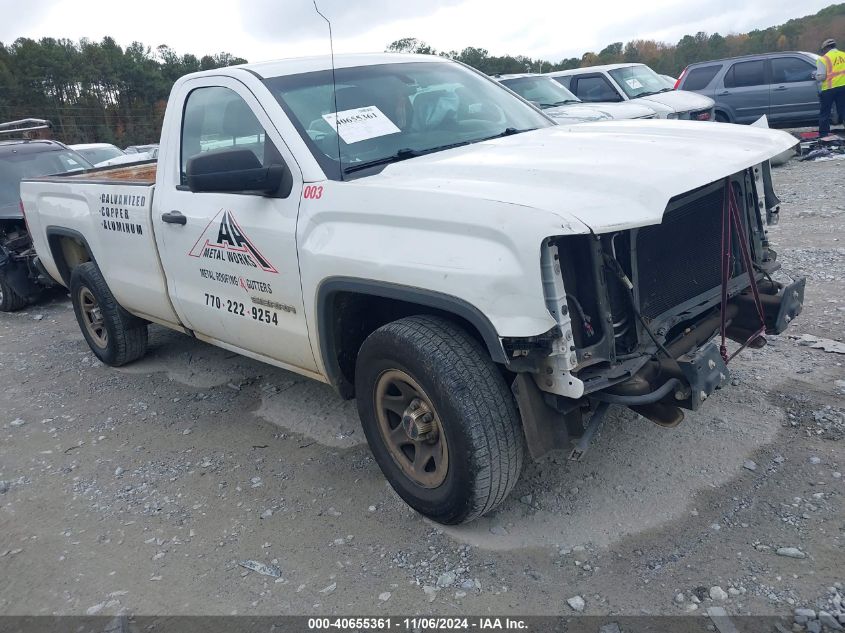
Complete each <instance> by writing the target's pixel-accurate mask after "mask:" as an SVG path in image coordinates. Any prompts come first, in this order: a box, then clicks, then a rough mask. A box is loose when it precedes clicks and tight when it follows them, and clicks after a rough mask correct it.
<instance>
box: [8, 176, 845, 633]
mask: <svg viewBox="0 0 845 633" xmlns="http://www.w3.org/2000/svg"><path fill="white" fill-rule="evenodd" d="M842 169H843V163H842V162H841V161H831V162H823V163H799V162H797V161H793V162H791V163H789V164H787V165H786V166H784V167H782V168H778V169H776V170H775V184H776V188H777V190H778V191H779V192H780V194H781V196H782V198H783V201H784V204H783V210H782V213H781V216H782V219H781V224H780V225H779V226H777V227H773V228H772V229H771V231H770V236H771V239H772V242H773V244H774V247H775V248H776V249H777V250H778V251H779V253H780V259H781V261H782V263H783V272H782V273H779V275H781V276H788V275H806V276H807V277H808V287H807V297H806V299H807V300H806V304H805V309H804V313H803V314H802V315H801V317H800V318H799V319H798V321H797V322H796V323H795V324H794V327H793V328H792V329H790V330H789V332H788V336H787V335H784V336H781V337H773V338H770V344H769V345H768V346H767V347H765V348H764V349H762V350H758V351H747V352H744V353H743V354H742V356H741V357H740V358H738V359H737V360H736V361H735V362H734V363H732V365H731V369H732V373H733V377H734V379H733V387H732V388H730V389H725V390H723V391H721V392H719V393H718V394H716V395H715V396H714V397H712V398H711V399H710V400H709V401H708V403H707V405H706V406H705V407H704V409H703V410H702V411H700V412H698V413H695V414H688V415H687V419H686V421H685V422H684V423H683V424H682V425H681V426H680V427H678V428H677V429H663V428H660V427H657V426H656V425H654V424H652V423H650V422H648V421H646V420H644V419H642V418H639V417H637V416H636V415H634V414H633V413H630V412H626V411H622V410H617V411H616V412H614V413H613V415H611V416H610V418H609V420H608V422H607V424H606V426H605V427H604V429H603V430H602V432H601V433H600V434H599V435H598V437H597V439H596V441H595V444H594V446H593V448H592V449H591V450H590V452H589V453H587V455H586V456H585V458H584V460H583V461H581V462H578V463H572V462H568V461H567V460H566V459H565V458H564V457H563V456H561V455H553V456H550V457H547V458H546V459H544V460H542V461H540V462H539V463H530V464H528V465H527V466H526V468H525V472H524V473H523V477H522V480H521V481H520V483H519V485H518V486H517V488H516V490H515V491H514V492H513V494H512V495H511V496H510V498H509V499H508V501H507V502H506V503H505V504H504V505H503V506H502V507H501V508H500V509H499V510H498V511H497V512H496V513H495V514H493V515H491V516H489V517H485V518H484V519H482V520H480V521H478V522H476V523H473V524H471V525H468V526H464V527H460V528H450V529H443V528H441V527H438V526H436V525H434V524H432V523H430V522H428V521H426V520H424V519H422V518H421V517H419V516H418V515H416V514H414V513H413V512H412V511H410V510H409V509H407V508H406V507H405V506H404V504H402V503H401V501H400V500H399V499H398V497H396V496H395V495H394V494H393V492H392V491H391V490H390V489H389V487H388V486H387V485H386V483H385V481H384V479H383V478H382V476H381V473H380V472H379V470H378V468H377V466H376V465H375V463H374V462H373V460H372V458H371V456H370V453H369V451H368V449H367V447H366V445H365V443H364V438H363V436H362V432H361V429H360V425H359V422H358V420H357V416H356V413H355V407H354V403H351V402H343V401H341V400H340V399H339V398H337V397H336V396H335V395H334V393H333V392H332V391H331V389H329V388H328V387H326V386H323V385H320V384H317V383H314V382H310V381H308V380H305V379H303V378H300V377H298V376H296V375H294V374H290V373H287V372H284V371H282V370H278V369H275V368H272V367H269V366H267V365H263V364H260V363H257V362H253V361H250V360H248V359H245V358H243V357H240V356H237V355H234V354H231V353H229V352H226V351H224V350H220V349H217V348H214V347H211V346H208V345H205V344H202V343H199V342H197V341H193V340H190V339H189V338H187V337H185V336H183V335H180V334H177V333H174V332H170V331H167V330H164V329H162V328H158V327H152V328H151V349H150V353H149V355H148V356H147V357H146V358H145V359H144V360H142V361H141V362H138V363H135V364H134V365H132V366H130V367H126V368H123V369H111V368H108V367H105V366H103V365H102V364H101V363H99V362H98V361H97V360H96V359H95V357H94V356H93V355H92V354H91V353H90V351H89V350H88V348H87V347H86V345H85V343H84V341H83V339H82V336H81V335H80V333H79V330H78V327H77V325H76V322H75V320H74V317H73V311H72V309H71V307H70V304H69V302H68V300H67V299H66V298H65V297H64V296H63V295H62V294H57V295H55V296H54V297H53V298H52V299H50V300H48V301H47V302H44V303H42V304H41V305H38V306H33V307H31V308H30V309H28V310H27V311H24V312H21V313H17V314H12V315H9V314H2V315H0V346H2V362H0V376H2V381H3V384H4V385H5V389H4V391H3V393H2V396H0V613H1V614H6V615H9V614H82V615H84V614H125V613H134V614H233V613H237V614H326V613H348V614H355V613H357V614H361V613H367V614H373V615H378V614H424V613H440V614H444V615H450V614H466V613H473V614H556V615H573V614H576V613H584V614H594V615H603V616H608V615H641V614H663V615H682V614H687V613H703V612H704V611H705V610H706V609H707V607H712V606H720V607H724V608H725V609H726V610H727V612H728V613H729V614H731V615H749V614H754V615H760V614H764V615H783V616H784V617H785V619H784V622H785V626H786V627H787V629H788V628H789V627H790V626H792V616H793V610H794V609H795V608H799V607H800V608H809V609H813V610H814V611H813V618H816V617H818V613H817V612H818V610H819V609H825V610H826V612H828V613H833V614H834V616H835V613H836V611H837V609H839V608H840V607H841V606H842V605H841V602H839V600H840V599H841V596H839V593H838V588H841V585H837V584H836V583H838V582H840V581H842V580H843V576H845V572H843V569H845V510H843V503H842V499H843V492H845V482H843V477H842V474H841V473H842V471H845V442H843V436H845V397H843V396H845V369H844V368H843V362H845V355H843V354H838V353H832V352H826V351H824V350H823V349H819V348H817V347H813V346H812V340H813V339H807V338H803V339H802V338H801V336H802V335H811V336H814V337H822V338H825V339H833V340H838V341H841V340H842V339H843V333H845V327H843V323H845V281H843V280H845V242H843V227H845V188H839V187H838V185H834V184H830V183H839V182H840V181H841V176H842V173H843V172H842ZM825 183H828V184H825ZM822 191H825V193H822ZM244 561H255V563H256V564H253V563H247V567H244V566H243V564H242V563H243V562H244ZM249 567H252V568H253V569H249ZM255 569H257V571H256V570H255ZM837 605H839V606H837ZM801 617H802V616H800V615H799V621H800V620H801ZM813 618H809V616H807V617H806V618H804V619H803V623H807V624H808V625H809V626H810V628H811V630H813V628H814V627H815V626H816V624H813V623H814V622H819V624H820V623H821V622H820V621H819V620H815V619H813ZM828 624H829V622H828ZM796 626H797V625H796Z"/></svg>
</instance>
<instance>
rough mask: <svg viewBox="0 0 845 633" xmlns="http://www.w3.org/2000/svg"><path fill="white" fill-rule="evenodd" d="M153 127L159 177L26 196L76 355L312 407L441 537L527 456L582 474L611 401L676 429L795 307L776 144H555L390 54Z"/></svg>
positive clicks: (591, 136) (145, 170) (461, 75)
mask: <svg viewBox="0 0 845 633" xmlns="http://www.w3.org/2000/svg"><path fill="white" fill-rule="evenodd" d="M163 126H164V127H163V132H162V138H161V151H160V154H159V160H158V163H157V165H156V164H151V163H150V164H141V165H133V166H122V167H116V168H105V169H93V170H88V171H86V172H84V173H79V174H72V175H66V176H57V177H47V178H38V179H30V180H26V181H24V182H23V184H22V187H21V191H22V202H23V206H24V208H25V212H26V218H27V221H28V223H29V228H30V230H31V232H32V236H33V239H34V242H35V247H36V249H37V252H38V254H39V256H40V259H41V262H42V263H43V266H44V267H45V269H46V270H47V271H48V272H49V274H50V275H51V276H52V277H53V278H55V280H56V281H57V282H59V283H61V284H64V285H65V286H67V287H68V288H69V289H70V294H71V297H72V301H73V306H74V309H75V313H76V317H77V319H78V321H79V324H80V326H81V329H82V333H83V335H84V337H85V339H86V341H87V342H88V344H89V345H90V347H91V349H92V350H93V352H94V353H95V354H96V355H97V356H98V357H99V358H100V359H101V360H102V361H103V362H105V363H107V364H110V365H121V364H124V363H128V362H130V361H132V360H135V359H137V358H139V357H141V356H142V355H143V354H144V351H145V348H146V344H147V326H148V324H149V323H155V324H159V325H163V326H166V327H169V328H173V329H176V330H179V331H181V332H184V333H185V334H188V335H190V336H194V337H196V338H198V339H200V340H202V341H206V342H209V343H213V344H215V345H219V346H221V347H224V348H226V349H229V350H233V351H236V352H239V353H241V354H244V355H246V356H249V357H252V358H256V359H260V360H262V361H266V362H267V363H270V364H273V365H276V366H278V367H282V368H284V369H288V370H291V371H294V372H297V373H300V374H303V375H306V376H309V377H311V378H314V379H316V380H320V381H323V382H326V383H330V384H332V385H334V387H335V388H336V389H337V391H338V393H339V395H340V396H341V397H344V398H352V397H355V398H357V402H358V410H359V413H360V418H361V422H362V425H363V428H364V431H365V434H366V436H367V439H368V441H369V444H370V447H371V450H372V452H373V455H374V457H375V459H376V461H377V462H378V464H379V466H380V467H381V469H382V471H383V472H384V474H385V476H386V477H387V479H388V480H389V481H390V483H391V484H392V485H393V487H394V488H395V489H396V491H397V492H398V493H399V495H401V496H402V498H403V499H405V500H406V501H407V502H408V503H409V504H410V505H411V506H412V507H414V508H415V509H416V510H418V511H419V512H421V513H422V514H424V515H427V516H429V517H431V518H432V519H434V520H436V521H439V522H442V523H460V522H463V521H468V520H471V519H473V518H475V517H478V516H480V515H482V514H484V513H485V512H488V511H489V510H491V509H492V508H494V507H495V506H496V505H497V504H499V503H500V502H501V501H502V500H503V499H504V498H505V497H506V495H507V494H508V492H509V491H510V490H511V488H512V487H513V485H514V483H515V482H516V480H517V478H518V476H519V473H520V470H521V467H522V463H523V454H524V452H525V447H526V445H527V447H528V450H529V452H530V453H531V455H532V456H534V457H538V456H540V455H542V454H543V453H545V452H546V451H548V450H550V449H562V448H572V445H573V444H574V446H575V450H574V451H573V456H576V457H577V456H578V455H580V454H582V453H583V450H584V449H585V448H586V446H587V443H588V441H589V439H590V437H591V436H592V435H593V433H594V432H595V429H596V428H597V427H598V425H599V424H600V423H601V419H602V416H603V414H604V412H605V411H606V409H607V406H608V405H609V404H611V403H615V404H620V405H624V406H629V407H631V408H632V409H634V410H635V411H637V412H638V413H640V414H641V415H642V416H644V417H646V418H649V419H651V420H654V421H655V422H657V423H659V424H663V425H667V426H671V425H674V424H677V423H678V422H679V421H680V420H681V419H682V417H683V413H682V411H681V409H696V408H698V407H699V406H700V405H701V404H702V402H703V401H704V400H705V399H706V398H707V397H708V396H709V395H710V394H711V393H713V391H714V390H715V389H717V388H718V387H720V386H722V385H724V384H725V381H726V380H727V379H728V370H727V367H726V361H725V360H724V358H725V356H726V355H725V354H724V353H720V349H719V347H718V346H717V345H715V344H714V343H713V342H712V341H711V339H712V338H713V337H714V335H716V334H717V333H718V332H719V331H720V330H721V331H722V333H723V335H725V336H727V337H729V338H731V339H734V340H737V341H740V342H742V343H743V344H744V343H749V342H750V344H752V345H761V344H763V343H764V338H762V333H763V332H766V333H770V334H772V333H774V334H777V333H779V332H780V331H782V330H783V329H784V328H785V327H786V324H787V323H788V322H789V321H790V320H791V319H792V318H793V317H794V316H795V315H797V314H798V312H800V310H801V302H802V300H803V289H804V285H803V280H798V281H796V282H795V283H793V284H791V285H789V286H788V287H783V286H782V285H781V284H779V283H776V282H774V281H772V279H771V276H770V272H771V271H772V270H774V269H775V268H776V267H777V265H776V262H775V257H776V255H775V253H774V252H773V251H772V250H771V249H769V247H768V242H767V240H766V232H765V219H766V216H769V217H770V218H771V217H773V214H775V213H776V212H777V198H776V197H775V195H774V192H773V191H772V189H771V176H770V174H769V170H768V159H769V158H770V157H771V156H774V155H776V154H778V153H779V152H782V151H783V150H784V149H786V148H787V147H789V146H790V145H791V144H792V143H793V140H792V138H791V137H790V136H789V135H787V134H785V133H783V132H777V131H770V130H761V129H755V128H748V127H738V126H731V125H719V126H712V125H706V126H705V125H701V124H698V123H685V122H665V121H643V122H638V121H614V122H607V123H590V124H584V125H580V126H573V127H570V128H565V127H560V126H556V125H555V124H554V122H553V121H552V120H551V119H549V118H547V117H546V116H545V115H544V114H542V113H541V112H540V111H539V110H537V109H536V108H534V107H533V106H532V105H530V104H529V103H528V102H526V101H523V100H522V99H521V98H520V97H518V96H516V95H515V94H513V93H512V92H510V91H508V90H506V89H504V88H502V87H501V86H499V85H498V84H497V83H496V82H494V81H492V80H491V79H489V78H487V77H486V76H484V75H482V74H480V73H478V72H476V71H474V70H472V69H470V68H468V67H466V66H463V65H461V64H458V63H455V62H451V61H448V60H444V59H441V58H437V57H428V56H415V55H384V54H378V55H356V56H339V57H336V58H335V68H334V71H333V69H332V65H331V61H330V59H329V58H328V57H319V58H307V59H297V60H283V61H277V62H269V63H263V64H250V65H245V66H238V67H231V68H222V69H218V70H213V71H208V72H202V73H197V74H192V75H188V76H186V77H183V78H182V79H180V80H179V81H177V82H176V84H175V86H174V88H173V91H172V93H171V96H170V101H169V103H168V106H167V112H166V114H165V117H164V124H163ZM774 217H776V216H774ZM731 227H733V229H731ZM723 231H724V236H725V237H731V238H732V239H730V240H725V239H723ZM746 255H747V256H746ZM749 272H750V273H751V274H750V275H749ZM755 296H756V297H758V299H755ZM761 322H762V324H761ZM749 339H750V341H749Z"/></svg>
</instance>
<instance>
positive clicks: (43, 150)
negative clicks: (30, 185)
mask: <svg viewBox="0 0 845 633" xmlns="http://www.w3.org/2000/svg"><path fill="white" fill-rule="evenodd" d="M91 167H92V165H91V163H89V162H88V161H86V160H85V159H84V158H83V157H82V156H80V155H79V154H77V153H76V152H74V151H73V150H72V149H69V148H68V147H67V146H65V145H63V144H62V143H59V142H58V141H49V140H7V141H0V312H12V311H14V310H20V309H21V308H23V307H24V306H25V305H26V304H27V303H28V302H29V301H30V300H32V299H35V298H36V297H37V296H38V295H39V294H40V292H41V290H42V289H44V288H47V287H50V286H53V285H54V284H53V281H52V279H51V278H50V276H49V275H48V274H47V273H46V272H45V271H44V269H43V268H42V267H41V265H40V263H39V260H38V258H37V257H36V253H35V249H34V248H33V247H32V240H31V238H30V234H29V231H27V227H26V220H25V219H24V215H23V209H22V207H21V197H20V189H19V187H20V181H21V178H27V177H32V176H43V175H46V174H59V173H67V172H73V171H81V170H83V169H90V168H91Z"/></svg>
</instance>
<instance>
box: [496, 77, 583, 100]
mask: <svg viewBox="0 0 845 633" xmlns="http://www.w3.org/2000/svg"><path fill="white" fill-rule="evenodd" d="M501 82H502V83H503V84H504V85H506V86H507V87H508V88H510V89H511V90H513V91H514V92H515V93H516V94H518V95H519V96H520V97H522V98H523V99H526V100H528V101H531V102H533V103H536V104H537V105H539V106H540V107H541V108H552V107H554V106H559V105H564V104H566V103H580V102H581V100H580V99H579V98H578V97H576V96H575V95H574V94H572V93H571V92H569V90H567V89H566V88H564V87H563V86H561V85H560V84H559V83H558V82H556V81H555V80H554V79H552V78H551V77H514V78H513V79H502V80H501Z"/></svg>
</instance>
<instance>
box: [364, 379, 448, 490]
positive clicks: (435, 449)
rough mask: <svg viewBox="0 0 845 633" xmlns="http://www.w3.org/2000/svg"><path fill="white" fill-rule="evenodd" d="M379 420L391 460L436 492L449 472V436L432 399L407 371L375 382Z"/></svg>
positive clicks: (411, 477)
mask: <svg viewBox="0 0 845 633" xmlns="http://www.w3.org/2000/svg"><path fill="white" fill-rule="evenodd" d="M375 405H376V406H375V408H376V417H377V418H378V426H379V432H380V433H381V436H382V439H383V440H384V444H385V446H386V447H387V450H388V452H389V453H390V456H391V457H392V458H393V461H394V462H395V463H396V465H397V466H398V467H399V468H400V469H401V470H402V472H403V473H404V474H405V476H407V477H408V478H409V479H411V480H412V481H413V482H414V483H415V484H417V485H419V486H421V487H423V488H437V487H438V486H440V485H441V484H442V483H443V481H444V480H445V479H446V475H447V473H448V472H449V450H448V446H447V444H446V436H445V434H444V433H443V426H442V424H441V422H440V418H439V417H438V415H437V411H436V410H435V408H434V406H433V405H432V403H431V399H430V398H429V397H428V395H427V394H426V393H425V391H424V390H423V389H422V387H420V386H419V384H418V383H417V382H416V381H415V380H414V379H413V378H411V377H410V376H409V375H408V374H406V373H405V372H404V371H401V370H398V369H391V370H388V371H385V372H383V373H382V374H381V375H380V376H379V378H378V381H377V382H376V391H375Z"/></svg>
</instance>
